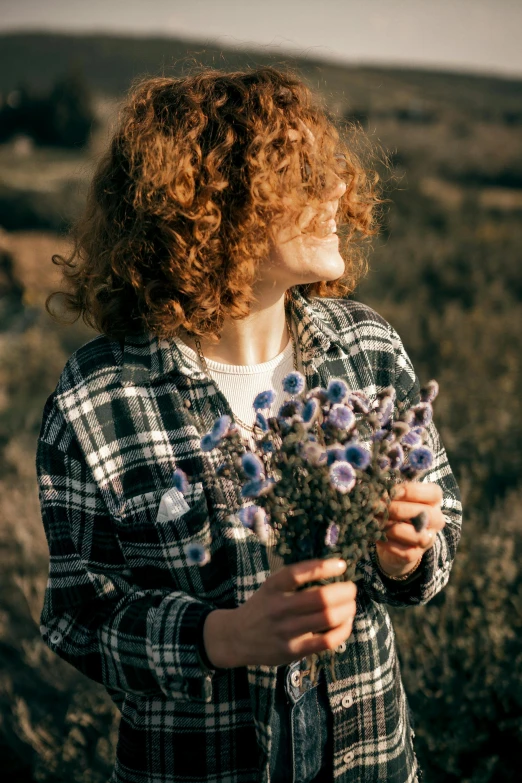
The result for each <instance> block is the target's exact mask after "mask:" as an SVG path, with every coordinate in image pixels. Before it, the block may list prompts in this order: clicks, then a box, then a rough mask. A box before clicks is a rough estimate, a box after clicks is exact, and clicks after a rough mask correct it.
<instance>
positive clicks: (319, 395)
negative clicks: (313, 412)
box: [307, 386, 328, 405]
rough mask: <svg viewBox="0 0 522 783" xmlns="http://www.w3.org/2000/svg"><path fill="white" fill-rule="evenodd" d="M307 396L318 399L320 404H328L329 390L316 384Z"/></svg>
mask: <svg viewBox="0 0 522 783" xmlns="http://www.w3.org/2000/svg"><path fill="white" fill-rule="evenodd" d="M307 398H308V399H309V400H311V399H314V400H317V401H318V402H319V404H320V405H326V403H327V402H328V392H327V391H326V389H323V388H322V386H315V388H313V389H312V390H311V391H309V392H308V394H307Z"/></svg>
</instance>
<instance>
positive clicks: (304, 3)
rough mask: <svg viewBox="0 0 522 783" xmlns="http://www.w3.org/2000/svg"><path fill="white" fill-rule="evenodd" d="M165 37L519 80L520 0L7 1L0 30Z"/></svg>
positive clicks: (2, 2)
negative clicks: (467, 72) (516, 77)
mask: <svg viewBox="0 0 522 783" xmlns="http://www.w3.org/2000/svg"><path fill="white" fill-rule="evenodd" d="M10 30H32V31H33V30H54V31H71V32H84V33H86V32H110V33H118V34H122V35H129V34H132V35H140V36H146V35H161V36H169V37H176V38H177V37H180V38H189V39H192V40H194V39H196V40H199V41H201V42H204V43H206V44H210V43H213V44H216V45H218V46H219V45H221V46H223V47H231V46H238V47H245V48H246V47H256V46H262V47H265V48H266V47H269V48H271V49H274V50H277V51H280V52H281V53H282V54H283V53H285V52H291V53H293V54H296V55H297V54H298V55H301V56H310V57H314V59H323V60H324V59H328V60H337V61H340V62H351V63H353V62H358V63H375V64H382V63H389V64H394V65H407V66H421V67H427V68H442V69H449V70H454V71H471V72H479V73H493V74H500V75H506V76H519V77H520V76H522V46H521V44H520V41H521V40H522V35H521V34H522V0H256V1H255V2H253V1H251V0H185V2H180V1H179V0H0V31H2V32H6V31H10Z"/></svg>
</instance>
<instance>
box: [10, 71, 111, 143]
mask: <svg viewBox="0 0 522 783" xmlns="http://www.w3.org/2000/svg"><path fill="white" fill-rule="evenodd" d="M95 125H96V117H95V112H94V107H93V100H92V95H91V93H90V90H89V88H88V86H87V84H86V82H85V80H84V78H83V77H82V75H81V74H80V73H78V72H75V73H71V74H67V75H66V76H64V77H62V78H60V79H58V80H57V81H56V82H55V84H54V85H53V87H52V88H51V91H50V92H49V93H48V94H47V95H36V94H34V93H32V92H31V91H29V90H28V89H27V88H26V87H25V86H23V87H20V88H19V89H18V90H16V91H14V92H12V93H10V94H9V95H8V96H7V100H6V102H5V105H4V106H3V107H2V109H1V110H0V142H5V141H8V140H9V139H11V138H13V137H14V136H17V135H18V134H25V135H27V136H29V137H31V138H32V139H33V140H34V142H35V144H39V145H42V146H52V147H69V148H71V147H84V146H86V144H87V143H88V141H89V136H90V132H91V130H92V128H93V127H95Z"/></svg>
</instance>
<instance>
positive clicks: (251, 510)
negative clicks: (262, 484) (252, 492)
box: [237, 506, 259, 529]
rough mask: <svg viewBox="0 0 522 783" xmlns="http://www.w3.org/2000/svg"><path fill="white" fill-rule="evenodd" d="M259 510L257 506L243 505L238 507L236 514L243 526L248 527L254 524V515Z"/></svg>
mask: <svg viewBox="0 0 522 783" xmlns="http://www.w3.org/2000/svg"><path fill="white" fill-rule="evenodd" d="M258 511H259V506H245V507H244V508H240V509H239V511H238V513H237V515H238V517H239V519H240V520H241V522H242V523H243V525H244V526H245V527H249V528H250V529H252V528H253V526H254V517H255V515H256V514H257V512H258Z"/></svg>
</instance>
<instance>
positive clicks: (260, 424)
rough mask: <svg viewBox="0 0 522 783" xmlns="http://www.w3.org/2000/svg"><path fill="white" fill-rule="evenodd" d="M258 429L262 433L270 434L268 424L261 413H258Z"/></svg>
mask: <svg viewBox="0 0 522 783" xmlns="http://www.w3.org/2000/svg"><path fill="white" fill-rule="evenodd" d="M255 423H256V427H259V429H260V430H262V432H268V422H267V420H266V419H265V417H264V416H263V414H262V413H260V412H259V411H258V412H257V413H256V422H255Z"/></svg>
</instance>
